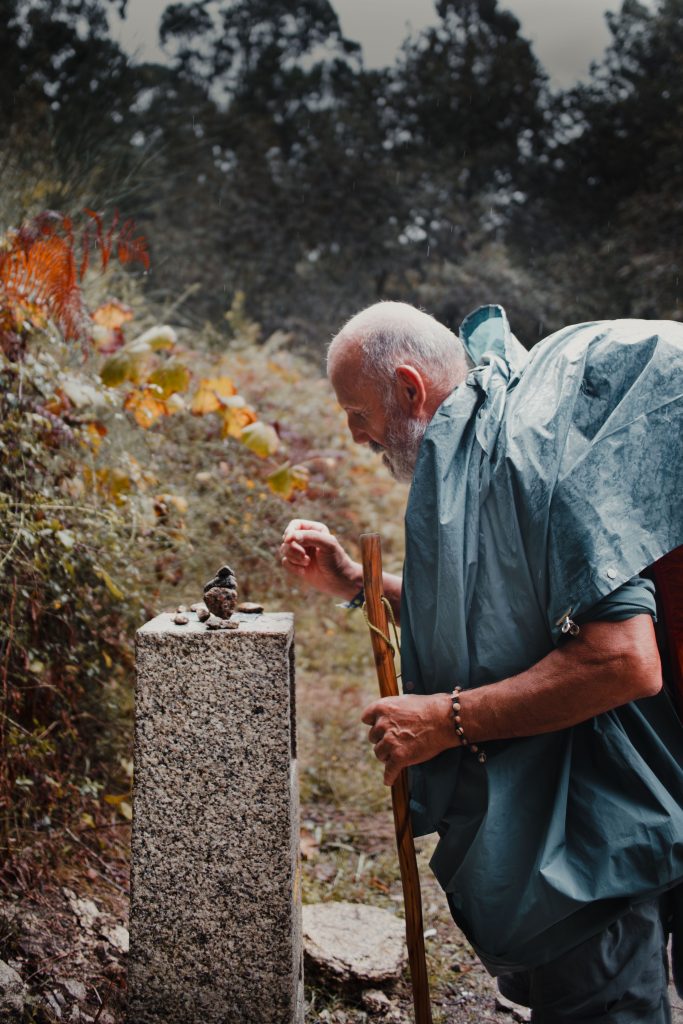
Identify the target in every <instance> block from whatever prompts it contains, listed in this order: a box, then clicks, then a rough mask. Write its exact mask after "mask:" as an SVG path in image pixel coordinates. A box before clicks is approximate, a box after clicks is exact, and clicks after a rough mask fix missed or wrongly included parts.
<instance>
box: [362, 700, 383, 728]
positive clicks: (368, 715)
mask: <svg viewBox="0 0 683 1024" xmlns="http://www.w3.org/2000/svg"><path fill="white" fill-rule="evenodd" d="M378 714H379V708H378V706H377V701H375V703H374V704H368V706H367V707H366V709H365V711H364V712H363V714H362V715H361V722H362V723H363V725H374V724H375V719H376V718H377V716H378Z"/></svg>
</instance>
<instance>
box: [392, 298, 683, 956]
mask: <svg viewBox="0 0 683 1024" xmlns="http://www.w3.org/2000/svg"><path fill="white" fill-rule="evenodd" d="M461 337H462V339H463V341H464V343H465V344H466V346H467V347H468V349H469V351H470V355H471V357H472V359H473V362H474V363H475V364H476V365H475V369H474V370H472V371H471V372H470V373H469V375H468V377H467V379H466V381H465V382H464V383H463V384H462V385H460V386H459V387H457V388H456V389H455V391H454V392H453V393H452V394H451V395H450V396H449V397H448V398H447V399H446V400H445V402H444V403H443V404H442V405H441V407H440V408H439V409H438V411H437V412H436V414H435V416H434V418H433V420H432V421H431V423H430V425H429V427H428V429H427V431H426V434H425V436H424V439H423V442H422V445H421V448H420V452H419V455H418V460H417V464H416V467H415V473H414V477H413V483H412V487H411V491H410V496H409V500H408V506H407V510H406V560H405V567H404V584H403V602H402V610H401V625H402V640H401V653H402V673H403V679H404V681H405V682H404V688H407V689H410V690H411V691H412V692H416V693H434V692H438V691H450V690H452V688H453V686H454V685H455V684H456V683H458V684H459V685H461V686H463V688H467V687H473V686H482V685H486V684H487V683H492V682H496V681H498V680H501V679H505V678H508V677H509V676H511V675H514V674H516V673H518V672H521V671H523V670H525V669H526V668H528V667H529V666H531V665H532V664H534V663H536V662H537V661H539V660H540V659H541V658H543V657H544V656H545V655H546V654H548V653H549V652H550V651H551V650H552V649H553V646H554V645H556V644H557V643H559V642H562V632H561V625H562V622H563V621H564V619H565V618H566V616H567V615H570V616H572V617H575V616H577V615H581V613H585V612H586V611H588V610H589V609H590V608H591V607H592V606H593V605H594V604H595V603H596V602H597V601H599V600H600V599H601V598H602V597H604V596H606V595H607V594H609V593H611V592H612V591H613V590H615V589H616V588H617V587H619V586H620V585H621V584H622V583H624V582H625V581H626V580H629V579H631V578H632V577H633V576H635V575H637V574H638V573H639V572H640V571H641V570H642V569H643V568H644V567H645V566H648V565H650V564H651V563H652V562H654V561H655V560H656V559H658V558H660V557H661V556H662V555H664V554H666V553H667V552H669V551H670V550H672V549H673V548H675V547H677V546H678V545H680V544H681V543H683V502H682V501H681V495H683V460H682V458H681V442H682V441H683V325H680V324H677V323H672V322H668V321H657V322H653V321H638V320H618V321H611V322H600V323H590V324H581V325H578V326H573V327H568V328H566V329H564V330H562V331H560V332H558V333H557V334H554V335H552V336H551V337H549V338H547V339H545V340H544V341H543V342H540V343H539V344H538V345H537V346H536V347H535V348H534V349H533V350H532V351H531V353H527V352H526V351H525V350H524V348H523V347H522V346H521V345H520V343H519V342H518V341H517V340H516V339H515V338H514V336H513V335H512V334H511V332H510V329H509V326H508V323H507V319H506V317H505V314H504V312H503V310H502V309H501V308H500V307H498V306H488V307H482V308H481V309H480V310H477V311H476V312H475V313H474V314H472V315H471V316H470V317H468V318H467V320H466V321H465V322H464V324H463V326H462V329H461ZM567 642H571V640H569V641H567ZM406 683H407V685H406ZM487 755H488V760H487V762H486V764H485V765H480V764H479V763H478V762H477V761H476V759H475V758H473V757H472V756H471V755H470V754H469V753H467V752H463V751H462V750H452V751H445V752H444V753H442V754H441V755H439V756H438V757H436V758H434V759H433V760H432V761H429V762H427V763H426V764H424V765H420V766H417V767H416V768H413V769H411V797H412V803H413V814H414V825H415V830H416V833H417V834H420V833H425V832H432V831H438V832H439V835H440V837H441V838H440V842H439V844H438V846H437V849H436V852H435V854H434V856H433V858H432V868H433V870H434V872H435V874H436V876H437V878H438V879H439V881H440V883H441V885H442V886H443V888H444V889H445V890H446V891H447V892H448V893H449V894H450V899H451V906H452V908H453V910H454V914H455V915H456V919H457V920H458V923H459V924H460V925H461V927H462V928H463V929H464V931H465V932H466V934H467V936H468V938H469V939H470V941H471V942H472V943H473V945H474V946H475V948H476V949H477V952H478V953H479V954H480V956H481V957H482V959H484V961H485V963H486V964H487V966H488V967H489V969H490V970H492V971H493V972H494V973H500V972H502V971H510V970H521V969H525V968H528V967H533V966H536V965H538V964H539V963H542V962H545V961H546V960H548V959H552V958H553V957H555V956H558V955H560V954H561V953H562V952H563V951H564V950H566V949H569V948H571V947H572V946H575V945H577V944H578V943H579V942H581V941H583V940H584V939H585V938H588V937H589V936H590V935H591V934H594V933H595V932H597V931H599V930H600V929H601V928H603V927H606V925H607V924H608V923H610V922H611V921H612V920H614V919H615V918H616V917H617V916H618V915H619V914H620V913H621V912H623V911H624V910H626V909H627V907H628V906H629V905H630V904H632V903H636V902H638V901H640V900H643V899H646V898H651V897H652V896H654V895H656V894H658V893H660V892H663V891H664V890H669V889H670V890H674V888H675V887H676V885H677V883H678V882H679V881H680V880H681V879H683V768H682V767H681V762H682V760H683V758H682V755H683V729H682V728H681V725H680V722H679V721H678V719H677V717H676V715H675V712H674V711H673V708H672V706H671V704H670V702H669V700H668V698H667V697H666V695H665V694H662V695H660V696H658V697H655V698H650V699H648V700H643V701H638V702H634V703H631V704H627V705H624V706H623V707H621V708H618V709H616V710H613V711H610V712H608V713H606V714H604V715H600V716H598V717H597V718H594V719H591V720H590V721H587V722H584V723H582V724H580V725H578V726H575V727H573V728H571V729H566V730H562V731H559V732H555V733H548V734H544V735H541V736H536V737H531V738H528V739H517V740H511V741H505V742H503V741H499V742H495V743H490V744H487ZM677 891H678V892H679V893H680V889H679V890H677Z"/></svg>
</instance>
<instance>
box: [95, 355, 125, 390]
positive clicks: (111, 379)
mask: <svg viewBox="0 0 683 1024" xmlns="http://www.w3.org/2000/svg"><path fill="white" fill-rule="evenodd" d="M132 362H133V361H132V360H131V358H130V356H129V355H126V354H125V353H121V352H119V353H118V354H117V355H115V356H110V357H109V359H107V361H106V362H105V363H104V365H103V366H102V369H101V370H100V378H101V380H102V383H103V384H106V385H107V387H108V388H118V387H120V385H121V384H124V383H125V382H126V381H127V380H128V379H129V374H130V372H131V368H132Z"/></svg>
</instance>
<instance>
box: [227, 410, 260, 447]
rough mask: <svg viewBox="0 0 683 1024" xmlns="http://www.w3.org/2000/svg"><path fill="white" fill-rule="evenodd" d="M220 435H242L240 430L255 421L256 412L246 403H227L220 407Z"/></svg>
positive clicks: (238, 436)
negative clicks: (240, 404)
mask: <svg viewBox="0 0 683 1024" xmlns="http://www.w3.org/2000/svg"><path fill="white" fill-rule="evenodd" d="M221 419H222V421H223V422H222V424H221V437H235V438H237V439H238V440H239V439H241V437H242V431H243V430H244V428H245V427H248V426H249V424H250V423H256V419H257V417H256V413H255V412H254V410H253V409H250V408H249V406H248V405H242V406H231V405H227V406H224V407H223V408H222V409H221Z"/></svg>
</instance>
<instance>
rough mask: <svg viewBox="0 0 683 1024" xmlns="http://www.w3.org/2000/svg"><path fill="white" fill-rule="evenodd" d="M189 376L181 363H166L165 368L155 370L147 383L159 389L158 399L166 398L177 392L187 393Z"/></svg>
mask: <svg viewBox="0 0 683 1024" xmlns="http://www.w3.org/2000/svg"><path fill="white" fill-rule="evenodd" d="M191 376H192V375H191V373H190V371H189V370H188V368H187V366H183V365H182V363H167V365H166V366H160V367H159V369H158V370H155V371H154V373H152V374H151V375H150V378H149V380H148V382H147V383H148V384H154V385H155V386H156V387H158V388H159V397H160V398H168V397H169V395H174V394H176V393H177V392H178V391H187V389H188V387H189V385H190V377H191Z"/></svg>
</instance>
